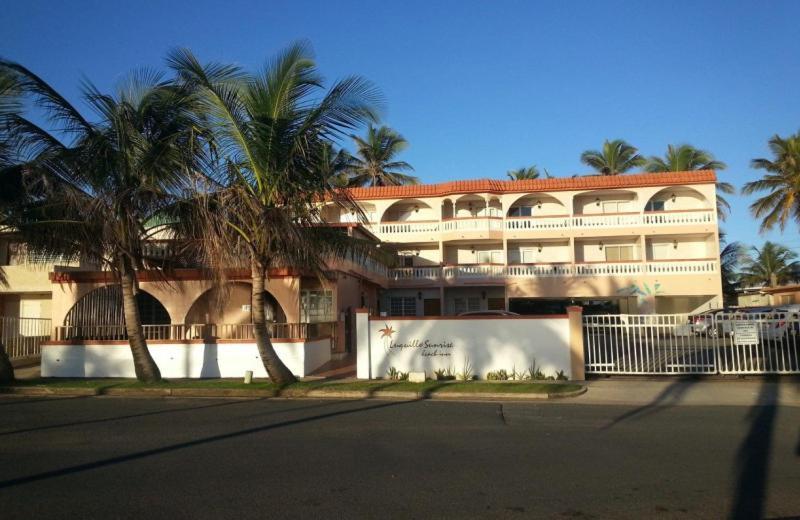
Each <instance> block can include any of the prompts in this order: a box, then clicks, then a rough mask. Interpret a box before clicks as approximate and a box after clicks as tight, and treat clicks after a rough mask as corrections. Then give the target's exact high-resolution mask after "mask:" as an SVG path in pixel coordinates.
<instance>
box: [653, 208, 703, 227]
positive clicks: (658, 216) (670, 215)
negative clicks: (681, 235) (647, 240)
mask: <svg viewBox="0 0 800 520" xmlns="http://www.w3.org/2000/svg"><path fill="white" fill-rule="evenodd" d="M643 217H644V223H645V224H646V225H648V226H665V225H666V226H669V225H684V224H713V223H714V222H715V220H716V212H714V211H713V210H702V211H664V212H645V213H644V215H643Z"/></svg>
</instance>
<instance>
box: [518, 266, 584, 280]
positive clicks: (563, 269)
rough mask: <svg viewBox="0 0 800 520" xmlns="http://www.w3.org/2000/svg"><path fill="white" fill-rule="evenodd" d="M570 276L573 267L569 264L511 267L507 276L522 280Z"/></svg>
mask: <svg viewBox="0 0 800 520" xmlns="http://www.w3.org/2000/svg"><path fill="white" fill-rule="evenodd" d="M570 275H572V266H571V265H569V264H530V265H509V266H508V267H507V268H506V276H515V277H520V278H536V277H540V276H570Z"/></svg>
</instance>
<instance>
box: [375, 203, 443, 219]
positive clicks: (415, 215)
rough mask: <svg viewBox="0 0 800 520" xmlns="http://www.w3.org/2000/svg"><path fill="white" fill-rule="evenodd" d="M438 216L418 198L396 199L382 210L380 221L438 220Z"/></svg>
mask: <svg viewBox="0 0 800 520" xmlns="http://www.w3.org/2000/svg"><path fill="white" fill-rule="evenodd" d="M438 220H439V216H438V215H436V213H435V212H434V211H433V208H432V207H430V205H428V204H427V203H425V202H422V201H421V200H419V199H404V200H401V201H397V202H395V203H394V204H392V205H391V206H389V207H388V208H386V211H384V212H383V216H381V222H426V221H438Z"/></svg>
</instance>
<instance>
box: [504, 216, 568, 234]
mask: <svg viewBox="0 0 800 520" xmlns="http://www.w3.org/2000/svg"><path fill="white" fill-rule="evenodd" d="M570 221H571V217H569V216H563V217H531V218H526V217H512V218H509V219H508V220H506V229H508V230H514V231H516V230H537V231H539V230H547V229H565V228H568V227H570Z"/></svg>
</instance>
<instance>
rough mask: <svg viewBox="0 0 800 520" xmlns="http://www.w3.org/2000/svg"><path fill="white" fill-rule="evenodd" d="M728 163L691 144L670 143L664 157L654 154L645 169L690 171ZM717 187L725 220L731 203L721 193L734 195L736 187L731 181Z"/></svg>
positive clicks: (719, 166)
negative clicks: (674, 144) (676, 144)
mask: <svg viewBox="0 0 800 520" xmlns="http://www.w3.org/2000/svg"><path fill="white" fill-rule="evenodd" d="M725 168H727V165H726V164H725V163H724V162H722V161H717V160H716V159H714V156H713V155H712V154H711V153H709V152H707V151H705V150H701V149H699V148H695V147H694V146H692V145H690V144H681V145H678V146H673V145H668V146H667V153H666V154H665V155H664V157H658V156H652V157H650V158H649V159H648V160H647V164H646V165H645V169H646V170H647V171H649V172H690V171H696V170H724V169H725ZM716 187H717V216H718V217H719V219H720V220H725V219H726V218H727V216H728V214H729V213H730V210H731V205H730V203H729V202H728V201H727V200H726V199H725V197H723V196H722V195H721V193H725V194H728V195H732V194H734V193H736V188H734V187H733V184H731V183H729V182H721V181H717V182H716Z"/></svg>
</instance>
